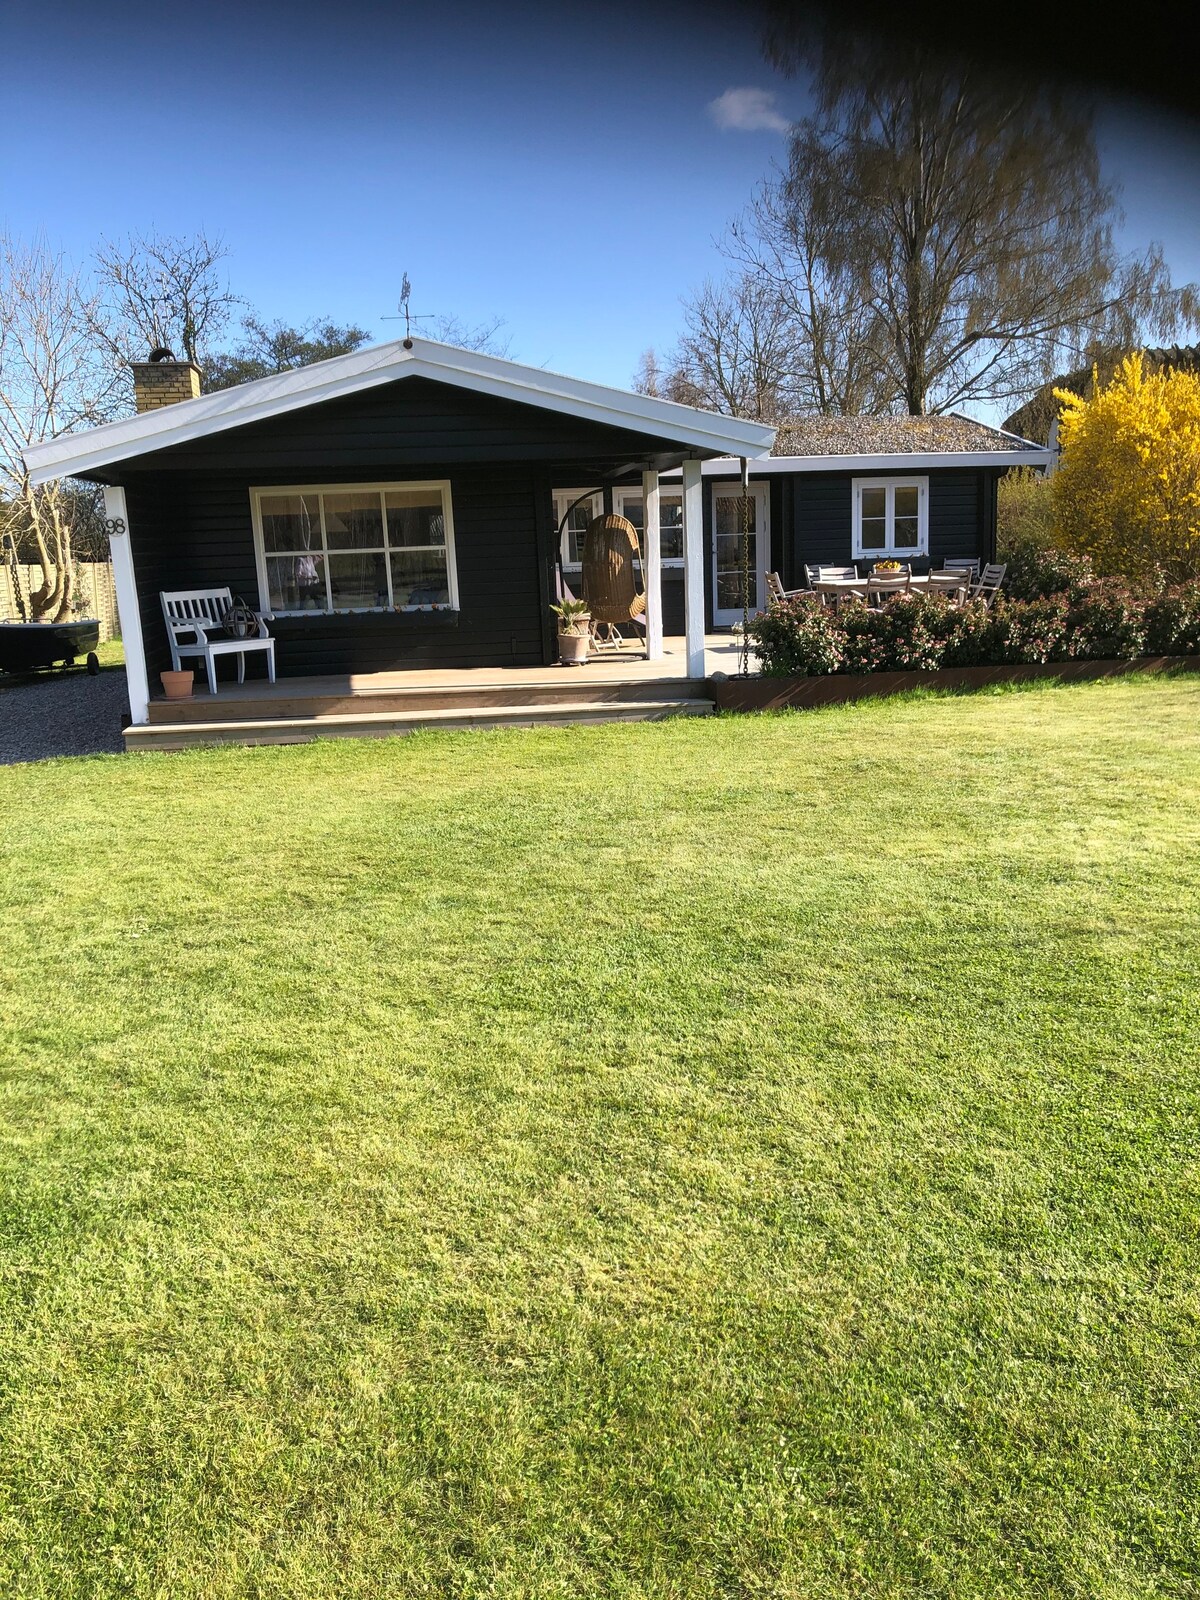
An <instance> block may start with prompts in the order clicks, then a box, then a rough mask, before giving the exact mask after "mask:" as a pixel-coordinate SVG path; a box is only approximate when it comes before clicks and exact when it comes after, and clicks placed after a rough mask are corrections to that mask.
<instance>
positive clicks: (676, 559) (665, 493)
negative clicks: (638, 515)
mask: <svg viewBox="0 0 1200 1600" xmlns="http://www.w3.org/2000/svg"><path fill="white" fill-rule="evenodd" d="M641 498H642V486H641V484H640V483H626V484H619V485H618V486H617V487H616V488H615V489H614V490H613V510H614V511H615V512H616V513H617V515H618V516H619V517H623V516H625V502H626V500H629V499H633V500H640V499H641ZM664 498H669V499H672V500H678V501H679V502H680V503H681V504H682V502H683V489H682V487H680V488H676V486H675V485H674V484H673V483H665V484H664V483H662V482H661V481H660V483H659V485H658V500H659V506H660V508H661V506H662V502H663V500H664ZM628 520H630V521H632V518H630V519H628ZM644 521H645V519H644V518H643V523H644ZM645 537H646V530H645V527H644V526H643V528H642V533H641V538H642V540H643V541H644V540H645ZM659 537H660V539H661V537H662V518H661V515H660V517H659ZM659 564H660V566H661V567H662V569H663V571H664V572H667V571H670V570H671V569H672V568H674V569H675V570H676V571H679V572H682V571H683V557H682V556H663V557H661V558H660V562H659Z"/></svg>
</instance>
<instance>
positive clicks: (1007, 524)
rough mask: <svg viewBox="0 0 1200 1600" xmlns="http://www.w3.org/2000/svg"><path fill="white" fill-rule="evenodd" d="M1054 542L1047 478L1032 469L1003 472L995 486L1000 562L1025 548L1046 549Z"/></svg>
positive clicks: (1052, 511)
mask: <svg viewBox="0 0 1200 1600" xmlns="http://www.w3.org/2000/svg"><path fill="white" fill-rule="evenodd" d="M1054 542H1055V538H1054V497H1053V494H1052V492H1051V488H1050V480H1049V478H1047V477H1045V476H1043V474H1042V473H1040V472H1035V471H1034V470H1033V468H1032V467H1016V468H1014V469H1013V470H1012V471H1011V472H1006V473H1005V474H1004V476H1003V477H1002V478H1001V479H1000V481H999V483H998V484H997V485H996V543H997V547H998V549H999V550H1000V560H1001V561H1006V560H1008V559H1009V557H1010V555H1011V553H1012V552H1013V551H1014V550H1016V549H1018V548H1023V547H1024V546H1026V545H1038V546H1041V547H1042V548H1049V547H1050V546H1052V545H1053V544H1054Z"/></svg>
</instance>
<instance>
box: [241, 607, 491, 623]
mask: <svg viewBox="0 0 1200 1600" xmlns="http://www.w3.org/2000/svg"><path fill="white" fill-rule="evenodd" d="M262 615H263V620H264V621H266V622H350V621H353V620H354V619H355V618H360V617H369V618H371V619H372V620H374V619H377V618H378V619H382V618H384V617H388V618H391V619H393V620H394V621H396V622H403V623H404V624H405V625H406V626H412V625H420V626H424V627H443V628H457V626H458V619H459V616H460V612H459V609H458V607H457V606H397V607H395V608H393V607H391V606H362V607H359V608H357V609H356V610H353V611H264V612H263V614H262Z"/></svg>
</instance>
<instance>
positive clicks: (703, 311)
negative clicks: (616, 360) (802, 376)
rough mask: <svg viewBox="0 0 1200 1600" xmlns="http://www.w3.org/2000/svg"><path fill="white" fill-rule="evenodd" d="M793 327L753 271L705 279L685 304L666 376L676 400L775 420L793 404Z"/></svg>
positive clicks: (768, 284)
mask: <svg viewBox="0 0 1200 1600" xmlns="http://www.w3.org/2000/svg"><path fill="white" fill-rule="evenodd" d="M795 348H796V338H795V329H794V327H793V325H792V321H791V319H790V317H789V315H788V312H787V308H786V307H785V306H783V305H782V303H781V301H780V297H779V294H778V292H777V289H776V287H775V285H774V284H772V283H771V282H770V280H769V279H767V278H766V277H764V276H762V275H761V274H756V273H753V272H744V273H742V274H740V275H739V276H737V277H734V278H731V279H730V280H729V281H727V282H725V283H713V282H711V281H710V282H708V283H705V284H704V285H703V286H702V287H701V288H700V290H699V291H698V292H697V293H696V294H695V295H694V296H693V297H692V299H691V300H689V301H686V302H685V304H684V332H683V335H682V337H681V339H680V341H679V344H678V346H677V348H676V350H675V353H674V356H673V359H672V364H671V370H670V373H669V376H668V379H667V385H666V387H667V392H668V394H669V397H670V398H671V399H673V400H683V401H684V402H685V403H687V404H690V405H699V406H706V407H708V408H709V409H710V410H713V411H723V412H725V413H727V414H728V415H729V416H733V417H753V418H754V419H756V420H758V421H762V422H775V421H778V420H779V419H780V418H781V417H783V416H784V415H786V414H787V413H788V411H789V410H790V409H791V389H792V382H793V377H794V366H793V356H794V352H795Z"/></svg>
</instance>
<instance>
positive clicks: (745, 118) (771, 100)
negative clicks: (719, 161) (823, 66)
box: [708, 89, 791, 133]
mask: <svg viewBox="0 0 1200 1600" xmlns="http://www.w3.org/2000/svg"><path fill="white" fill-rule="evenodd" d="M708 114H709V116H710V117H711V118H712V119H713V121H714V122H715V123H716V125H717V127H718V128H723V129H725V130H726V132H730V131H732V132H736V133H758V132H760V131H761V130H762V129H764V128H766V129H769V130H770V131H771V132H772V133H786V132H787V131H788V129H789V128H790V127H791V123H790V122H789V121H788V119H787V118H786V117H785V116H784V114H783V112H782V111H777V110H776V109H775V95H774V92H773V91H772V90H770V89H726V91H725V93H724V94H719V95H718V96H717V98H716V99H715V100H710V101H709V102H708Z"/></svg>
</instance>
